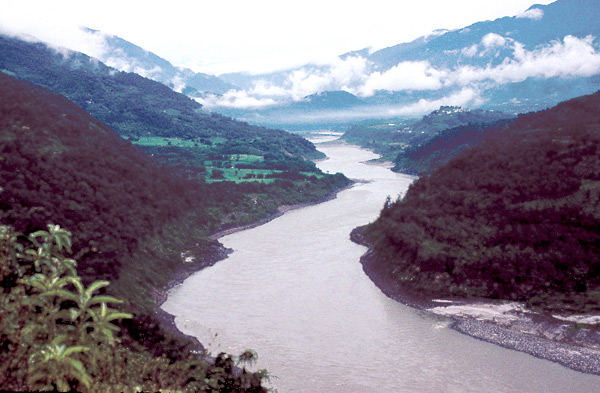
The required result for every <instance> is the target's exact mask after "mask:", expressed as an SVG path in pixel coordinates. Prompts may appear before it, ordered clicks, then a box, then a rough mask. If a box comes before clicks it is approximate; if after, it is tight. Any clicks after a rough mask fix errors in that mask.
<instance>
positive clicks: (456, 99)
mask: <svg viewBox="0 0 600 393" xmlns="http://www.w3.org/2000/svg"><path fill="white" fill-rule="evenodd" d="M481 104H483V99H482V98H481V97H480V95H479V91H478V90H477V89H475V88H472V87H468V88H463V89H462V90H460V91H458V92H455V93H453V94H451V95H449V96H445V97H442V98H439V99H436V100H426V99H420V100H419V101H418V102H416V103H414V104H411V105H405V106H401V107H397V108H392V109H390V110H389V114H390V115H392V116H403V115H405V116H407V115H411V116H414V115H422V114H425V113H429V112H431V111H433V110H435V109H438V108H439V107H440V106H442V105H454V106H464V107H477V106H480V105H481Z"/></svg>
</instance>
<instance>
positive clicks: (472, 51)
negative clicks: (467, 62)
mask: <svg viewBox="0 0 600 393" xmlns="http://www.w3.org/2000/svg"><path fill="white" fill-rule="evenodd" d="M478 51H479V45H477V44H473V45H471V46H467V47H466V48H462V49H461V51H460V53H461V54H462V55H463V56H467V57H475V56H476V55H477V52H478Z"/></svg>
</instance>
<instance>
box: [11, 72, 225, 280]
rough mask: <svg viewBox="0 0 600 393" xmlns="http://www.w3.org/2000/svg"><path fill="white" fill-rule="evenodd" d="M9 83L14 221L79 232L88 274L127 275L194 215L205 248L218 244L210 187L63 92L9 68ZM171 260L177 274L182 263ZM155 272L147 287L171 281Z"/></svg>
mask: <svg viewBox="0 0 600 393" xmlns="http://www.w3.org/2000/svg"><path fill="white" fill-rule="evenodd" d="M0 86H1V89H0V111H1V113H2V117H1V119H0V122H1V126H0V128H1V129H2V134H1V137H0V142H1V154H2V155H1V161H0V179H1V184H2V193H1V194H0V206H1V209H2V210H1V218H2V222H3V223H4V224H9V225H12V226H14V227H15V228H16V229H17V230H19V231H23V232H32V231H34V230H38V229H40V228H45V227H46V224H48V223H49V221H51V222H52V223H55V224H58V225H61V226H62V227H65V228H67V229H69V230H71V231H73V232H74V233H75V234H76V235H75V237H74V239H73V249H74V252H75V253H76V254H77V255H78V258H77V259H78V260H79V261H80V265H79V270H80V272H81V275H82V277H83V278H84V280H86V281H91V280H93V279H110V280H116V279H118V278H119V277H120V274H121V272H122V265H123V264H125V263H126V260H127V258H129V256H131V255H133V254H135V253H136V252H139V250H140V247H142V245H143V244H144V243H145V242H147V241H149V239H152V238H153V237H158V238H160V237H164V236H162V233H163V231H164V229H165V228H166V226H167V225H168V224H169V223H171V222H174V221H175V220H180V219H182V218H183V217H184V216H185V215H186V214H188V213H192V212H193V214H194V216H195V219H196V220H197V221H196V226H197V227H198V229H199V230H198V231H197V232H196V233H195V235H197V236H198V241H199V249H202V250H203V251H204V252H205V253H208V252H209V251H210V250H211V249H212V248H216V247H217V245H216V244H214V245H213V244H212V243H211V242H210V241H208V240H207V239H206V238H204V239H205V240H202V237H201V236H200V233H201V232H200V230H201V229H204V230H205V231H206V230H207V229H208V228H210V227H211V225H212V226H214V225H215V224H216V221H215V219H214V218H213V217H211V216H210V215H209V214H207V213H205V212H203V211H202V210H200V209H199V208H200V207H202V206H206V205H207V204H208V203H209V202H208V199H209V197H207V194H208V192H207V191H205V190H204V189H203V188H202V186H201V184H199V183H192V182H189V181H186V180H183V179H181V178H180V177H179V176H178V175H177V174H176V173H175V171H174V170H173V169H170V168H168V167H164V166H160V165H158V164H157V163H156V162H155V161H154V160H152V159H151V158H150V157H148V156H147V155H146V154H144V153H143V152H142V151H141V150H139V149H138V148H136V147H134V146H132V145H131V143H129V142H127V141H125V140H123V139H121V138H119V136H118V135H117V134H115V133H114V131H112V130H111V129H110V128H108V127H107V126H106V125H104V124H102V123H100V122H98V121H97V120H95V119H94V118H92V117H91V116H90V115H89V114H88V113H86V112H85V111H83V110H82V109H80V108H79V107H77V106H75V105H73V104H72V103H71V102H70V101H68V100H67V99H65V98H64V97H62V96H60V95H59V94H56V93H53V92H50V91H49V90H45V89H41V88H39V87H36V86H34V85H31V84H29V83H26V82H23V81H18V80H16V79H14V78H12V77H10V76H7V75H5V74H2V73H0ZM175 255H176V254H175ZM154 262H156V261H148V263H154ZM162 263H164V264H165V265H163V266H161V269H162V273H161V274H163V275H164V274H165V273H167V275H168V272H170V271H171V272H173V271H175V270H176V269H177V266H178V265H180V264H181V261H180V258H175V259H165V260H164V261H162ZM147 268H150V266H147ZM151 270H152V269H148V271H147V272H146V273H145V277H144V276H142V277H140V279H141V281H142V282H144V281H145V282H146V283H145V284H143V286H142V287H141V288H140V289H141V291H144V287H146V290H148V287H152V286H153V285H158V286H160V284H161V283H160V282H157V281H156V280H155V279H150V277H151V276H153V275H154V274H156V273H153V272H152V271H151Z"/></svg>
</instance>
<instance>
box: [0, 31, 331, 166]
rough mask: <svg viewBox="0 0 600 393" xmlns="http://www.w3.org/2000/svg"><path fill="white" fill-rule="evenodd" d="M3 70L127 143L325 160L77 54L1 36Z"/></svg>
mask: <svg viewBox="0 0 600 393" xmlns="http://www.w3.org/2000/svg"><path fill="white" fill-rule="evenodd" d="M0 70H4V72H8V73H10V74H11V75H14V76H16V77H17V78H19V79H24V80H27V81H30V82H32V83H35V84H37V85H40V86H44V87H46V88H49V89H50V90H53V91H55V92H58V93H60V94H62V95H63V96H65V97H67V98H68V99H69V100H71V101H72V102H74V103H75V104H77V105H78V106H80V107H81V108H83V109H84V110H86V111H87V112H88V113H90V114H91V115H92V116H94V118H96V119H98V120H100V121H102V122H104V123H105V124H107V125H109V126H110V127H112V128H113V129H114V130H115V131H116V132H117V133H118V134H120V135H121V136H123V137H132V138H139V137H153V136H161V137H168V138H181V139H194V138H204V139H209V138H219V142H218V143H214V142H213V143H210V144H209V145H208V146H209V147H211V148H212V147H214V148H216V149H217V151H216V153H221V152H224V151H225V150H226V151H232V153H239V154H261V155H270V156H273V157H278V158H279V159H280V158H282V157H285V158H286V160H288V161H293V160H299V161H304V160H303V159H305V158H307V159H313V158H319V157H322V153H320V152H318V151H317V150H316V149H315V147H314V145H312V144H311V143H310V142H308V141H306V140H305V139H303V138H301V137H299V136H297V135H293V134H290V133H287V132H285V131H281V130H271V129H266V128H263V127H256V126H251V125H248V124H247V123H242V122H239V121H235V120H233V119H231V118H228V117H225V116H222V115H219V114H216V113H205V112H204V111H203V110H202V106H201V105H200V104H198V103H197V102H196V101H194V100H192V99H190V98H189V97H187V96H185V95H183V94H180V93H176V92H174V91H173V90H171V89H170V88H168V87H167V86H165V85H163V84H161V83H158V82H155V81H152V80H150V79H147V78H143V77H141V76H139V75H137V74H134V73H126V72H119V71H117V70H115V69H113V68H110V67H108V66H106V65H104V64H103V63H101V62H99V61H97V60H95V59H93V58H90V57H88V56H86V55H83V54H81V53H77V52H69V51H67V50H65V49H62V50H61V51H58V50H53V49H50V48H48V47H47V46H46V45H44V44H42V43H29V42H25V41H22V40H19V39H14V38H8V37H5V36H0Z"/></svg>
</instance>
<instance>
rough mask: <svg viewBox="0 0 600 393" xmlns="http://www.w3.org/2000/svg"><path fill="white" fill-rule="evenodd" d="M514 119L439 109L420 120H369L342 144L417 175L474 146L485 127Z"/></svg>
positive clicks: (495, 113)
mask: <svg viewBox="0 0 600 393" xmlns="http://www.w3.org/2000/svg"><path fill="white" fill-rule="evenodd" d="M512 117H513V116H511V115H509V114H506V113H503V112H500V111H486V110H482V109H475V110H467V109H464V108H461V107H456V106H442V107H440V109H438V110H435V111H433V112H431V113H430V114H428V115H425V116H423V117H422V118H421V119H419V120H416V121H415V120H406V119H389V120H387V121H385V122H382V121H381V120H369V121H364V122H361V123H358V124H355V125H353V126H351V127H350V129H349V130H348V131H346V132H345V133H344V135H343V136H342V138H341V139H342V140H345V141H347V142H349V143H353V144H356V145H359V146H362V147H366V148H369V149H373V151H374V152H375V153H377V154H379V155H381V156H382V157H381V160H385V161H391V162H393V163H394V169H393V170H394V171H397V172H403V173H410V174H417V173H420V172H422V171H429V170H430V169H433V168H434V167H435V166H439V165H441V164H444V163H445V162H446V161H447V160H448V159H449V158H450V157H452V156H453V155H455V154H456V153H458V151H460V150H461V149H462V148H464V147H467V146H469V145H472V144H474V143H476V141H477V140H479V138H480V137H481V136H482V135H484V134H485V133H486V131H487V129H486V128H487V126H493V125H496V123H501V122H502V121H504V122H506V123H508V122H509V121H510V120H508V119H511V118H512Z"/></svg>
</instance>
